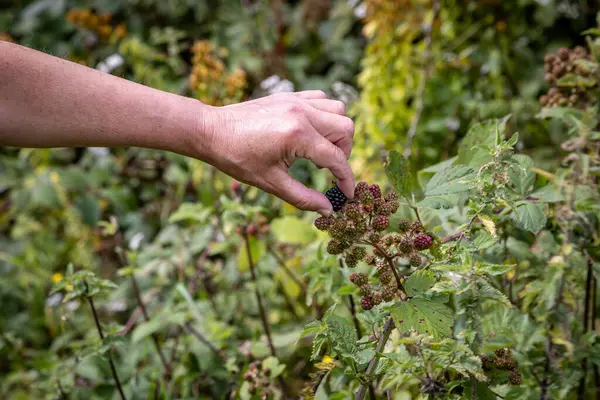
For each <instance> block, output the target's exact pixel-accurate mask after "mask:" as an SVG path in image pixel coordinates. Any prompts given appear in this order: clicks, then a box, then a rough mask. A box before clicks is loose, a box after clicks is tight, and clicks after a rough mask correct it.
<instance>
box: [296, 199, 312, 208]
mask: <svg viewBox="0 0 600 400" xmlns="http://www.w3.org/2000/svg"><path fill="white" fill-rule="evenodd" d="M311 205H312V201H311V200H310V198H309V197H308V196H300V197H298V198H297V199H296V207H298V208H299V209H301V210H309V209H310V208H311Z"/></svg>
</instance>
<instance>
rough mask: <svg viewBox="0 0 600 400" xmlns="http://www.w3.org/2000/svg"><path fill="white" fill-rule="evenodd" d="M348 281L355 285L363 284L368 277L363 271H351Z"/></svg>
mask: <svg viewBox="0 0 600 400" xmlns="http://www.w3.org/2000/svg"><path fill="white" fill-rule="evenodd" d="M350 282H352V283H354V284H355V285H356V286H363V285H366V284H367V283H368V282H369V278H367V276H366V275H365V274H363V273H360V272H353V273H351V274H350Z"/></svg>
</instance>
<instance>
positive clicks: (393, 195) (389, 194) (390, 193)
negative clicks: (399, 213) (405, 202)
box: [384, 189, 398, 201]
mask: <svg viewBox="0 0 600 400" xmlns="http://www.w3.org/2000/svg"><path fill="white" fill-rule="evenodd" d="M384 198H385V200H386V201H394V200H398V193H397V192H396V191H395V190H394V189H388V190H386V192H385V196H384Z"/></svg>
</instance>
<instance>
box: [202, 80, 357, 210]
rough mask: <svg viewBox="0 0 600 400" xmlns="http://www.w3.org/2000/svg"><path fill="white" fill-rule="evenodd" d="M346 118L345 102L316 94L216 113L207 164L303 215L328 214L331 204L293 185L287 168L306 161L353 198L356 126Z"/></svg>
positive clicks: (273, 99)
mask: <svg viewBox="0 0 600 400" xmlns="http://www.w3.org/2000/svg"><path fill="white" fill-rule="evenodd" d="M344 113H345V106H344V103H342V102H340V101H337V100H329V99H327V96H326V95H325V93H323V92H321V91H318V90H312V91H304V92H297V93H278V94H274V95H271V96H268V97H264V98H260V99H257V100H252V101H248V102H244V103H240V104H235V105H230V106H225V107H219V108H214V109H213V112H212V114H213V115H212V117H211V118H210V126H211V128H210V131H211V133H210V134H209V135H208V137H209V138H210V144H208V148H209V151H208V154H207V156H206V158H207V160H206V161H208V162H210V163H211V164H213V165H214V166H215V167H217V168H218V169H220V170H221V171H223V172H225V173H227V174H228V175H230V176H232V177H233V178H235V179H238V180H239V181H241V182H244V183H247V184H250V185H253V186H257V187H259V188H261V189H263V190H265V191H267V192H269V193H272V194H274V195H276V196H277V197H279V198H281V199H283V200H285V201H287V202H288V203H290V204H292V205H294V206H296V207H298V208H300V209H302V210H311V211H317V212H319V213H321V214H323V215H329V214H331V212H332V207H331V203H330V202H329V200H327V198H326V197H325V196H324V195H323V194H322V193H319V192H317V191H315V190H312V189H309V188H307V187H306V186H304V185H303V184H301V183H300V182H298V181H296V180H294V179H293V178H292V177H291V176H290V175H289V173H288V168H289V167H290V166H291V165H292V163H293V162H294V160H295V159H296V158H306V159H309V160H311V161H312V162H313V163H315V165H317V166H318V167H319V168H327V169H329V170H330V171H331V172H332V173H333V175H335V177H336V178H337V185H338V186H339V188H340V189H341V190H342V191H343V192H344V194H345V195H346V197H348V198H350V199H351V198H352V197H353V196H354V176H353V174H352V170H351V169H350V165H349V164H348V158H349V157H350V152H351V150H352V138H353V136H354V123H353V122H352V120H351V119H350V118H348V117H346V116H344ZM202 145H203V146H206V145H207V144H206V143H204V144H202ZM205 154H206V153H205Z"/></svg>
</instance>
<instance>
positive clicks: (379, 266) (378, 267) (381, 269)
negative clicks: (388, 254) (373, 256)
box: [375, 261, 389, 274]
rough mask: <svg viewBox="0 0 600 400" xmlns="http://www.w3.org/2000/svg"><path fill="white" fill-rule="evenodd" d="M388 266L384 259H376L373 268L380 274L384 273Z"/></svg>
mask: <svg viewBox="0 0 600 400" xmlns="http://www.w3.org/2000/svg"><path fill="white" fill-rule="evenodd" d="M388 268H389V265H388V263H387V262H385V261H377V263H376V264H375V269H376V270H377V272H378V273H380V274H383V273H385V272H386V271H387V270H388Z"/></svg>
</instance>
